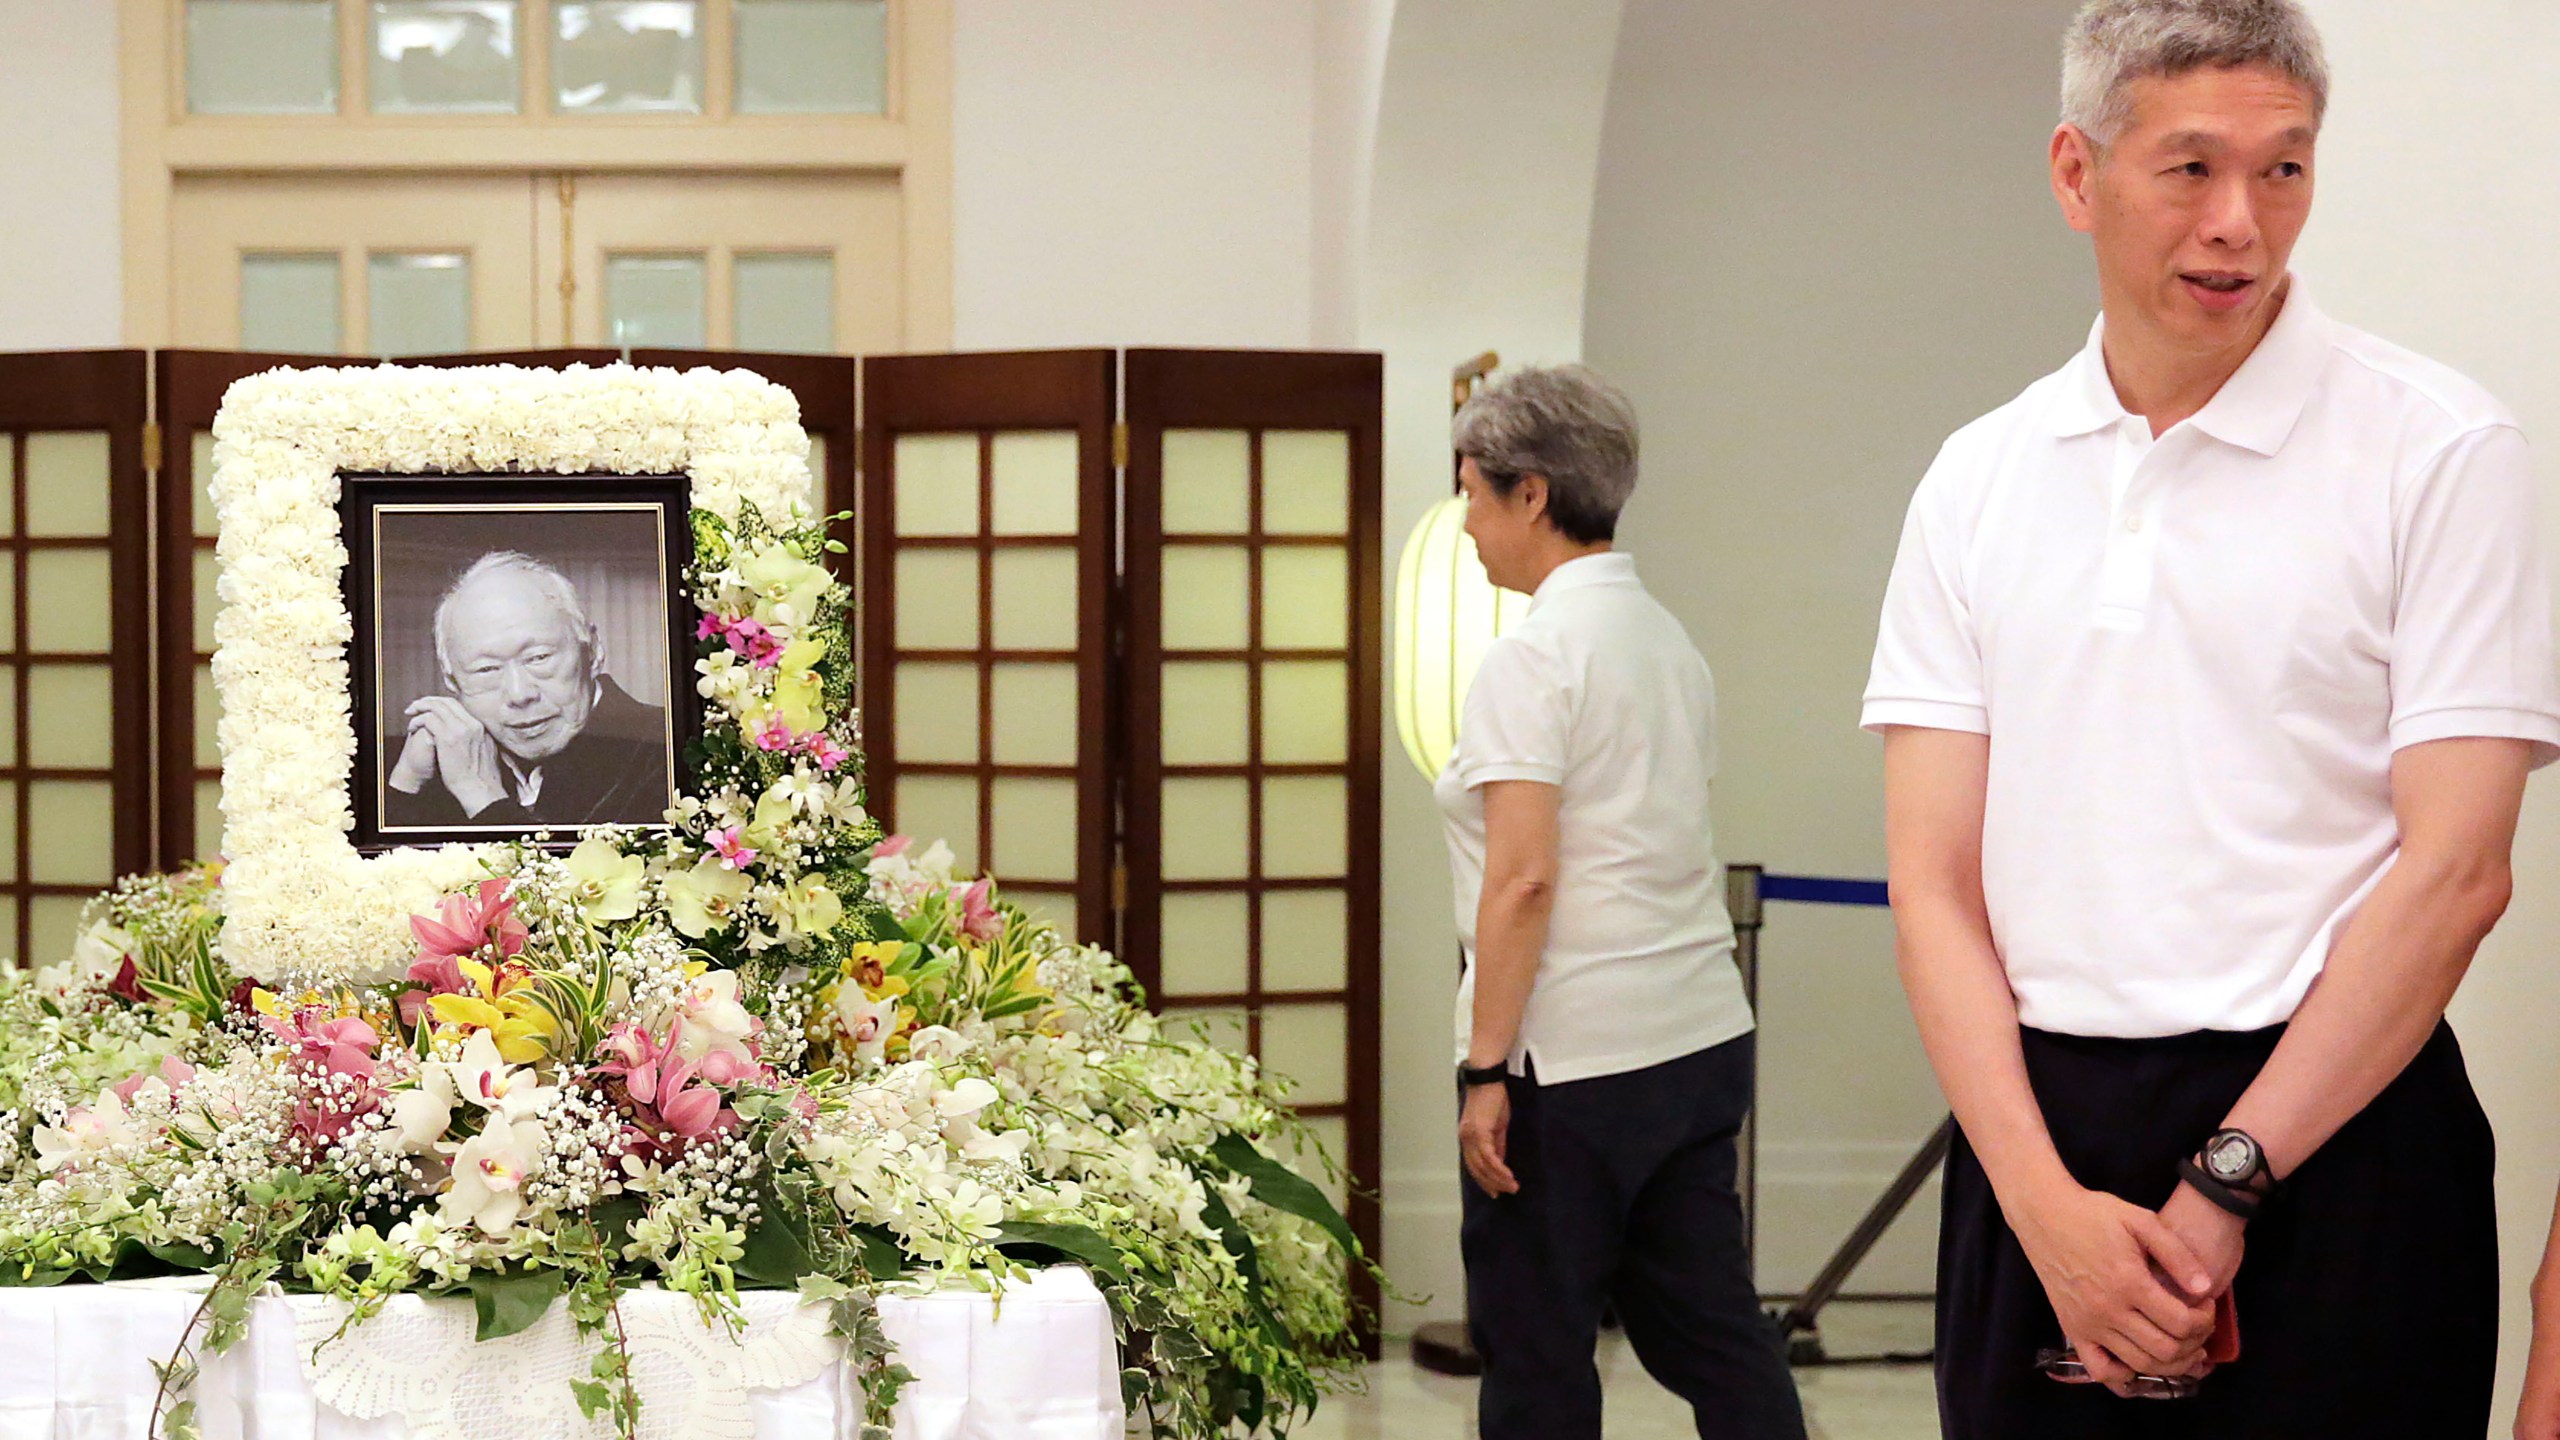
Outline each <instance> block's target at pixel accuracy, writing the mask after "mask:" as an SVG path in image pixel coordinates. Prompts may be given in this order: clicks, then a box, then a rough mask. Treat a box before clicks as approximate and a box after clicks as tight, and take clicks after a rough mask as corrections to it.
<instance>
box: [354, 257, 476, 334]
mask: <svg viewBox="0 0 2560 1440" xmlns="http://www.w3.org/2000/svg"><path fill="white" fill-rule="evenodd" d="M365 286H366V301H365V310H366V321H367V326H366V328H367V330H368V332H369V334H370V337H371V341H372V343H371V345H370V346H369V347H368V348H370V349H371V350H372V351H373V353H374V354H376V355H383V356H400V355H452V354H457V353H459V352H461V351H464V350H468V349H470V348H471V257H470V256H468V255H375V256H372V257H371V258H370V259H369V260H368V261H367V262H366V265H365Z"/></svg>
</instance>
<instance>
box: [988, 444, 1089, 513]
mask: <svg viewBox="0 0 2560 1440" xmlns="http://www.w3.org/2000/svg"><path fill="white" fill-rule="evenodd" d="M989 450H990V452H991V454H990V456H989V461H988V466H987V469H988V482H989V484H990V486H991V487H992V489H993V492H994V500H995V524H994V526H993V527H992V528H993V529H994V531H995V533H996V534H998V535H1073V534H1075V533H1076V509H1077V505H1076V501H1077V496H1076V489H1077V485H1076V481H1077V475H1076V469H1077V466H1076V460H1077V451H1076V432H1074V431H1073V430H1014V431H1008V432H1006V433H1004V434H1001V435H998V436H996V437H995V439H994V440H993V441H992V442H991V443H990V445H989Z"/></svg>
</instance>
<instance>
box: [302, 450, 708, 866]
mask: <svg viewBox="0 0 2560 1440" xmlns="http://www.w3.org/2000/svg"><path fill="white" fill-rule="evenodd" d="M690 491H691V484H690V481H689V480H688V478H687V477H685V476H683V475H620V474H587V475H522V474H469V475H463V474H454V475H404V474H381V473H370V472H363V473H356V472H351V473H342V474H341V475H340V476H339V499H338V524H339V534H340V537H341V538H342V540H343V542H344V544H345V546H346V550H347V567H346V569H345V570H344V571H343V572H342V574H341V576H340V580H339V585H340V590H341V592H342V594H343V595H344V597H345V600H346V605H347V614H348V616H349V618H350V619H351V620H352V621H353V622H354V623H353V629H352V633H351V634H350V636H349V638H348V643H347V672H348V674H347V682H348V691H349V697H348V698H349V700H350V701H351V709H352V711H353V719H354V722H355V738H356V751H355V763H354V767H353V769H352V770H351V771H350V772H349V774H348V778H347V786H348V791H349V795H348V798H349V800H350V801H351V802H352V803H351V808H352V809H353V811H354V815H355V828H354V830H353V832H352V833H351V834H350V836H349V839H350V841H351V842H352V843H353V844H354V846H355V848H356V850H357V851H358V852H359V853H365V854H372V853H379V852H381V851H384V850H390V849H396V848H398V847H401V846H408V845H441V844H447V843H453V842H462V843H476V842H488V841H503V840H530V839H535V838H536V837H541V840H542V843H544V844H547V845H549V846H551V847H553V848H565V847H567V846H570V845H574V844H575V843H576V842H577V839H578V833H577V832H578V831H579V830H580V829H581V828H583V827H584V826H586V825H588V824H591V823H602V822H596V821H592V820H586V819H579V820H566V819H562V820H554V819H550V818H545V817H539V816H537V817H536V818H535V820H534V821H533V822H532V823H508V824H482V823H476V822H468V821H466V823H460V824H436V823H427V824H421V823H413V822H411V821H399V820H394V821H393V822H392V823H386V819H385V810H386V804H385V797H386V796H387V795H388V793H389V791H388V789H387V782H388V778H389V774H390V768H391V766H392V765H394V764H395V763H396V759H395V757H393V756H388V755H385V754H384V753H383V752H384V728H383V727H384V724H385V722H386V718H387V717H388V715H390V714H391V713H394V712H395V711H399V710H405V709H406V706H407V704H408V701H406V700H402V699H397V698H394V697H392V696H389V695H387V694H386V693H385V690H384V684H385V671H386V668H388V667H386V663H385V658H384V656H383V654H382V650H383V627H384V624H385V622H386V618H387V617H386V616H385V614H384V611H385V609H386V608H387V607H386V604H385V602H384V599H383V575H382V564H383V555H382V551H383V549H384V539H385V535H384V529H383V527H384V525H385V522H386V520H393V521H395V523H396V519H397V517H403V516H423V515H447V516H454V515H465V516H474V517H480V516H488V517H506V516H508V515H510V514H519V513H520V514H526V515H532V514H536V513H539V514H541V515H543V516H546V517H548V518H550V519H553V520H555V521H556V520H557V518H558V517H559V516H561V515H562V514H563V513H564V512H566V513H575V512H579V511H592V512H595V513H596V514H597V516H598V517H599V518H601V517H603V516H605V515H608V514H631V513H633V512H643V513H644V514H645V516H646V518H647V519H648V520H649V521H650V524H649V526H648V533H649V534H650V535H651V536H652V537H653V538H654V541H655V545H656V549H657V556H656V565H655V569H656V570H657V573H658V579H659V584H660V587H661V594H662V596H663V599H664V602H665V603H664V606H663V610H664V616H665V630H666V652H665V653H666V663H667V670H668V674H667V677H666V680H667V684H666V703H665V705H664V707H663V710H664V728H665V731H666V734H665V754H666V767H667V768H666V774H667V798H668V802H669V803H672V802H673V801H674V799H675V797H677V796H679V795H681V794H684V793H685V792H686V791H687V790H688V789H689V788H690V785H689V782H690V778H691V777H690V776H689V774H688V773H687V768H686V757H687V756H688V755H689V754H692V753H693V751H694V749H695V746H696V743H697V742H698V741H699V740H700V738H701V734H702V702H701V700H700V699H699V697H698V696H697V694H696V692H695V690H694V670H693V663H694V658H695V651H696V645H695V641H694V636H693V630H694V624H693V622H694V606H693V600H692V595H691V592H690V589H689V588H688V586H687V584H686V580H685V575H686V572H687V570H688V569H689V568H690V566H691V565H692V561H693V524H692V520H691V495H690ZM394 548H397V547H396V546H395V547H394ZM503 548H519V547H517V546H514V545H513V544H509V545H507V546H505V547H503ZM521 548H522V549H523V550H524V552H525V553H527V554H530V555H532V556H533V557H534V558H536V559H544V558H545V557H544V556H543V555H542V554H541V553H540V550H541V546H540V545H539V544H538V543H528V544H527V545H525V546H523V547H521ZM392 608H396V607H392ZM658 608H660V607H656V606H651V607H649V612H650V613H651V614H652V615H654V614H655V613H656V611H657V609H658ZM536 803H537V806H538V804H539V802H538V801H537V802H536ZM457 808H458V807H457ZM611 823H616V824H625V825H630V824H644V825H662V824H663V823H664V822H663V819H662V818H661V817H660V816H658V815H656V814H654V813H653V814H651V815H649V816H648V817H647V818H646V819H621V818H617V819H615V820H614V821H612V822H611Z"/></svg>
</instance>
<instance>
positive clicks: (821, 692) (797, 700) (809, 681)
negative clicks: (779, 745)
mask: <svg viewBox="0 0 2560 1440" xmlns="http://www.w3.org/2000/svg"><path fill="white" fill-rule="evenodd" d="M826 653H827V647H826V644H825V643H824V642H823V641H819V640H814V639H807V638H803V639H799V640H794V641H792V642H791V643H790V644H789V645H786V646H784V647H783V649H782V659H781V660H780V661H779V662H778V663H777V664H776V666H775V669H776V672H777V673H776V674H775V676H774V681H773V701H772V705H771V709H772V712H773V714H775V715H776V716H779V717H780V718H781V720H782V723H783V724H785V725H788V726H790V727H791V730H792V733H794V734H797V735H806V734H809V733H810V732H812V731H816V730H823V729H825V728H826V726H827V709H826V698H827V697H826V687H825V686H824V684H822V683H821V682H820V681H819V679H818V672H817V671H816V670H814V669H812V668H810V667H812V666H814V665H816V664H817V663H818V661H819V660H821V659H823V658H825V656H826Z"/></svg>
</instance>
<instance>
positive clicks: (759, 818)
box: [738, 785, 792, 850]
mask: <svg viewBox="0 0 2560 1440" xmlns="http://www.w3.org/2000/svg"><path fill="white" fill-rule="evenodd" d="M791 814H792V805H791V797H790V796H789V795H788V794H786V793H784V791H783V789H782V787H781V786H780V785H775V786H774V787H773V788H771V789H769V790H767V791H765V792H764V794H763V795H761V796H759V797H757V799H756V813H755V814H753V815H751V816H749V817H747V824H746V828H745V829H744V830H743V831H741V832H740V834H739V836H738V839H739V840H740V841H741V842H743V843H744V844H745V845H746V846H747V847H748V848H749V849H752V850H770V849H773V848H774V847H775V846H776V845H777V844H778V843H780V841H781V839H782V827H783V826H785V825H788V824H790V823H791Z"/></svg>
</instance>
